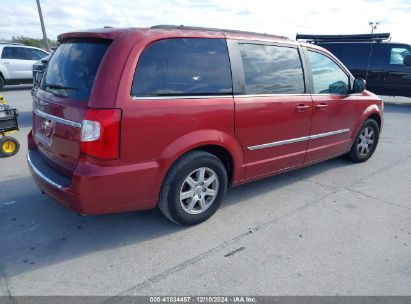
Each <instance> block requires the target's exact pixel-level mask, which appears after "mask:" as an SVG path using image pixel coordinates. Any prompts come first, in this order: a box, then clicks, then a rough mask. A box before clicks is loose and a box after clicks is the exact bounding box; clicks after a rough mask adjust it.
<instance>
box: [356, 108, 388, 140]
mask: <svg viewBox="0 0 411 304" xmlns="http://www.w3.org/2000/svg"><path fill="white" fill-rule="evenodd" d="M370 118H371V119H374V120H375V121H376V122H377V124H378V127H379V129H380V132H381V128H382V125H383V117H382V112H381V110H380V108H379V107H378V105H376V104H372V105H370V106H368V107H367V108H366V109H364V110H363V111H362V113H361V114H360V116H359V117H358V120H357V123H356V124H355V127H354V130H353V132H352V135H351V139H352V140H354V139H355V137H356V136H357V133H358V131H359V130H360V128H361V126H362V125H363V123H364V122H365V121H366V120H367V119H370Z"/></svg>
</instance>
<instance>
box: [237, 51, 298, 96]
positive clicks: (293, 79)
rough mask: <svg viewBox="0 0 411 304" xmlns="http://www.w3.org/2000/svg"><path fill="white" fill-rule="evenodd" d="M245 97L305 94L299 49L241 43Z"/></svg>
mask: <svg viewBox="0 0 411 304" xmlns="http://www.w3.org/2000/svg"><path fill="white" fill-rule="evenodd" d="M239 47H240V53H241V58H242V60H243V66H244V76H245V93H246V94H299V93H304V92H305V86H304V76H303V69H302V65H301V60H300V56H299V53H298V50H297V49H296V48H291V47H280V46H273V45H258V44H239Z"/></svg>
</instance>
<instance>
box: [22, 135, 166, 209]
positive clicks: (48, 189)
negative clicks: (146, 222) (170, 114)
mask: <svg viewBox="0 0 411 304" xmlns="http://www.w3.org/2000/svg"><path fill="white" fill-rule="evenodd" d="M30 136H31V133H30V134H29V137H30ZM29 142H30V138H29ZM27 162H28V165H29V168H30V171H31V175H32V177H33V179H34V181H35V183H36V184H37V186H38V187H39V188H40V189H41V190H42V191H43V192H44V193H45V194H47V195H49V196H50V197H52V198H53V199H55V200H57V201H58V202H60V203H61V204H63V205H64V206H66V207H68V208H70V209H72V210H73V211H75V212H76V213H79V214H107V213H115V212H125V211H133V210H144V209H151V208H154V207H155V206H156V203H157V198H158V193H159V189H160V186H161V184H159V183H158V182H157V181H159V180H161V174H160V170H159V166H158V163H157V162H155V161H149V162H144V163H139V164H133V165H123V166H110V167H103V166H97V165H95V164H91V163H87V162H85V161H84V160H82V161H80V163H79V164H78V165H77V167H76V169H75V170H74V172H73V176H72V177H67V176H65V175H63V174H61V173H59V172H58V171H56V170H55V169H54V168H52V167H50V166H49V165H48V164H47V162H46V161H45V160H44V159H43V156H42V155H41V153H40V152H39V151H38V150H37V148H36V146H35V145H30V143H29V149H28V152H27Z"/></svg>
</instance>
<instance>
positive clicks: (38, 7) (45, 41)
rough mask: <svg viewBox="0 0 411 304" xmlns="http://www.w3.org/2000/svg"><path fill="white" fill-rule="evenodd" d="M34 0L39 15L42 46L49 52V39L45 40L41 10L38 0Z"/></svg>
mask: <svg viewBox="0 0 411 304" xmlns="http://www.w3.org/2000/svg"><path fill="white" fill-rule="evenodd" d="M36 1H37V9H38V11H39V16H40V23H41V30H42V31H43V41H44V46H45V47H46V51H47V52H50V47H49V41H48V40H47V34H46V28H45V26H44V21H43V13H42V12H41V6H40V0H36Z"/></svg>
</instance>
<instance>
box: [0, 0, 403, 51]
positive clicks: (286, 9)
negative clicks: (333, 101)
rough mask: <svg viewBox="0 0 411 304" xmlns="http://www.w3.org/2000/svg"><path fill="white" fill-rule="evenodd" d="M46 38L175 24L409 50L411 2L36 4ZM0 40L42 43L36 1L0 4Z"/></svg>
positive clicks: (52, 0)
mask: <svg viewBox="0 0 411 304" xmlns="http://www.w3.org/2000/svg"><path fill="white" fill-rule="evenodd" d="M40 2H41V6H42V10H43V17H44V22H45V25H46V32H47V35H48V37H49V38H51V39H56V37H57V35H58V34H60V33H64V32H68V31H74V30H80V29H87V28H98V27H103V26H113V27H148V26H152V25H155V24H177V25H187V26H188V25H191V26H205V27H218V28H227V29H236V30H246V31H255V32H264V33H269V34H276V35H283V36H287V37H289V38H292V39H294V38H295V35H296V33H303V34H353V33H355V34H359V33H361V34H362V33H370V31H371V27H370V25H369V24H368V23H369V22H370V21H379V22H380V25H379V26H378V28H377V30H376V32H390V33H391V36H392V41H395V42H404V43H410V44H411V33H410V30H409V29H410V28H411V25H410V23H411V0H305V1H304V0H281V1H278V0H277V1H275V0H271V1H265V0H253V1H250V0H191V1H190V0H168V1H166V0H40ZM0 7H1V18H0V39H10V38H11V37H12V36H29V37H33V38H41V37H42V32H41V27H40V21H39V17H38V12H37V6H36V0H0Z"/></svg>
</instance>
